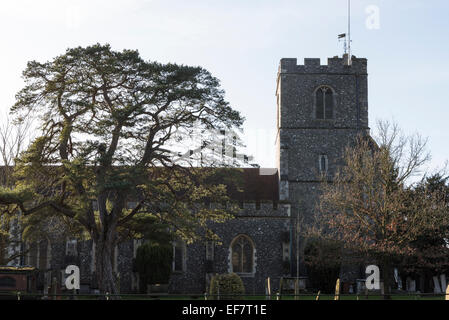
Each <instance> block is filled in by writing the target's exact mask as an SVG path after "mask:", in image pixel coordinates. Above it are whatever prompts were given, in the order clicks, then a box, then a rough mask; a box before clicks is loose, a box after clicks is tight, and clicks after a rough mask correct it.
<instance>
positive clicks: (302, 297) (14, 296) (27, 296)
mask: <svg viewBox="0 0 449 320" xmlns="http://www.w3.org/2000/svg"><path fill="white" fill-rule="evenodd" d="M386 298H388V299H391V300H449V294H444V293H442V294H435V293H404V294H389V295H381V294H340V295H339V300H385V299H386ZM334 299H335V294H322V293H318V294H317V293H306V294H296V295H295V294H282V295H280V294H279V293H277V294H272V295H249V294H244V295H238V294H232V295H225V294H220V295H218V294H217V295H211V294H108V293H106V294H73V293H67V294H42V293H23V292H0V300H197V301H200V300H203V301H204V300H296V301H307V300H308V301H311V300H334Z"/></svg>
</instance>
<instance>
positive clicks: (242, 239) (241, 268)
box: [231, 235, 254, 273]
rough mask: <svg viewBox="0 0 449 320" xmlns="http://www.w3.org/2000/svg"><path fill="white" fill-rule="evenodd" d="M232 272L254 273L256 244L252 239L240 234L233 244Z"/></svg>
mask: <svg viewBox="0 0 449 320" xmlns="http://www.w3.org/2000/svg"><path fill="white" fill-rule="evenodd" d="M231 250H232V253H231V257H232V272H235V273H253V268H254V245H253V242H252V241H251V239H250V238H249V237H247V236H245V235H240V236H238V237H236V238H235V239H234V241H232V245H231Z"/></svg>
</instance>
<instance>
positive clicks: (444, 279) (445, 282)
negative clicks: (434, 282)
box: [440, 274, 447, 291]
mask: <svg viewBox="0 0 449 320" xmlns="http://www.w3.org/2000/svg"><path fill="white" fill-rule="evenodd" d="M440 281H441V291H443V290H444V288H446V287H447V281H446V275H445V274H440Z"/></svg>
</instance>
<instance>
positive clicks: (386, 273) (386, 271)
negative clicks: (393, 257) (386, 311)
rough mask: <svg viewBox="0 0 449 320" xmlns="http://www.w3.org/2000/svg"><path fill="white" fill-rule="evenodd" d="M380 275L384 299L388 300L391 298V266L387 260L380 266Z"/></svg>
mask: <svg viewBox="0 0 449 320" xmlns="http://www.w3.org/2000/svg"><path fill="white" fill-rule="evenodd" d="M382 271H383V272H382V276H383V279H384V299H385V300H390V299H391V290H390V287H391V272H390V271H391V268H390V264H389V263H388V262H385V261H384V263H383V266H382Z"/></svg>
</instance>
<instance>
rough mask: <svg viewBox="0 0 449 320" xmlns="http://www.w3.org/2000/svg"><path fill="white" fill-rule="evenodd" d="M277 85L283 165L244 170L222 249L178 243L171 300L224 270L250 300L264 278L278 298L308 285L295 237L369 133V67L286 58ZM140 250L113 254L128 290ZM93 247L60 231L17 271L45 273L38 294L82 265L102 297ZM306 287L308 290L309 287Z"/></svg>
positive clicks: (131, 245)
mask: <svg viewBox="0 0 449 320" xmlns="http://www.w3.org/2000/svg"><path fill="white" fill-rule="evenodd" d="M273 78H274V77H273ZM273 82H274V81H273ZM274 84H275V85H273V88H274V89H275V94H276V98H277V100H276V101H277V105H276V110H277V116H276V119H273V121H276V124H277V126H276V127H277V134H276V137H275V141H276V143H275V145H274V147H275V148H276V157H277V159H276V163H277V167H276V168H245V169H243V170H242V171H241V175H242V178H243V181H244V188H243V189H244V190H243V193H242V194H241V195H240V196H239V199H236V200H238V201H239V202H240V204H241V206H240V211H239V213H237V216H236V218H234V219H232V220H230V221H227V222H226V223H221V224H215V225H214V226H213V229H214V231H215V232H216V233H217V235H218V236H219V237H220V239H221V243H220V244H217V243H214V242H197V243H194V244H191V245H186V244H185V243H183V242H182V241H178V242H175V243H174V244H173V253H174V255H173V256H174V258H173V270H172V275H171V279H170V284H169V292H170V293H180V294H182V293H191V294H202V293H204V292H207V288H208V283H209V280H210V278H211V277H212V275H214V274H217V273H219V274H220V273H228V272H234V273H236V274H238V275H239V276H240V277H241V278H242V280H243V283H244V285H245V289H246V293H247V294H264V293H265V281H266V279H267V278H270V279H271V283H272V289H273V291H275V290H278V286H279V281H280V279H281V278H282V277H296V276H300V277H301V279H302V280H306V279H307V270H305V268H304V265H303V263H302V258H303V257H301V256H296V253H297V252H302V249H303V248H301V246H302V243H303V241H301V239H299V241H297V240H296V238H295V228H296V221H297V220H296V219H298V217H301V220H300V221H301V223H308V222H310V219H311V218H312V216H313V214H314V211H315V206H316V204H317V201H318V197H319V193H320V183H321V182H320V176H322V175H325V176H326V177H327V179H329V180H332V176H333V174H334V173H335V171H336V169H337V167H338V166H339V165H341V164H342V163H341V161H342V156H343V152H344V148H345V147H346V146H347V145H348V144H349V143H350V142H351V141H353V140H354V139H355V137H356V136H357V135H359V134H361V133H363V134H369V127H368V75H367V60H366V59H363V58H357V57H355V56H352V57H349V56H348V55H347V54H346V55H344V56H343V57H333V58H329V59H328V60H327V64H321V61H320V59H316V58H306V59H304V62H303V63H298V61H297V59H295V58H284V59H281V60H280V63H279V69H278V72H277V77H276V81H275V82H274ZM273 107H274V106H273ZM273 138H274V137H273ZM50 244H51V245H50ZM297 244H299V247H298V248H297ZM138 246H139V241H137V240H134V241H128V242H124V243H121V244H119V245H118V246H117V247H116V249H115V254H114V260H115V261H114V271H115V272H116V274H118V275H119V279H120V291H121V292H122V293H132V292H137V291H138V283H139V281H138V275H137V273H136V272H135V268H133V260H134V259H135V257H136V251H137V248H138ZM94 250H95V247H94V246H93V245H92V241H78V242H77V241H76V240H69V241H66V242H65V243H61V239H60V238H59V239H58V235H57V234H55V235H54V239H47V240H46V241H43V242H41V243H40V244H39V245H38V246H37V247H33V248H31V250H30V251H29V253H28V255H27V256H26V257H24V258H23V261H21V262H20V264H21V265H30V266H34V267H36V268H37V269H38V270H40V271H41V272H39V275H38V279H37V280H36V281H37V283H38V288H39V287H41V288H42V287H47V286H48V285H49V284H50V281H51V279H53V278H54V277H55V275H57V278H58V281H60V283H61V285H64V269H65V267H66V266H67V265H68V264H76V265H78V266H79V267H80V274H81V287H82V288H81V291H83V292H95V283H96V281H95V263H94V262H95V261H94V260H93V259H94V255H93V252H95V251H94ZM297 261H299V263H297ZM16 263H19V261H16ZM39 283H41V285H40V286H39ZM302 283H303V286H307V281H304V282H302Z"/></svg>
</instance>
